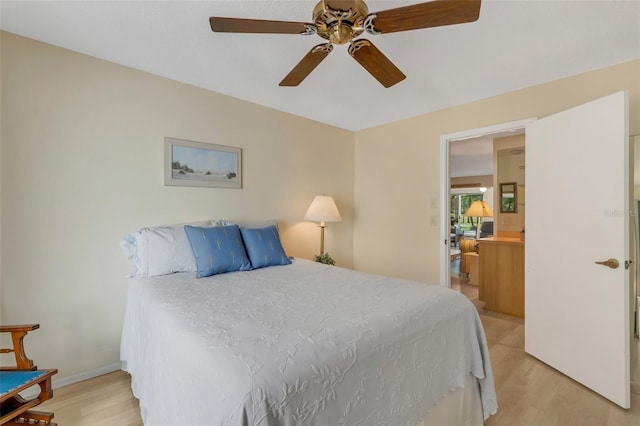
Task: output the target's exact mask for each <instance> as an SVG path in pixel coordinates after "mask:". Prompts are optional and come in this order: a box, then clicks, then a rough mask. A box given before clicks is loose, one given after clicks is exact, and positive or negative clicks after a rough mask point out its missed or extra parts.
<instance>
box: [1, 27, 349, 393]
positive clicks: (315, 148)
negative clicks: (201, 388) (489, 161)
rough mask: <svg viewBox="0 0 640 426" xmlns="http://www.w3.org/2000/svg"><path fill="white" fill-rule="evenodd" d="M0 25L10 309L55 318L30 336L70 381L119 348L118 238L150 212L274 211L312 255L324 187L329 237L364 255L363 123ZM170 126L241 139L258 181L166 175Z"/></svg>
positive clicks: (171, 219)
mask: <svg viewBox="0 0 640 426" xmlns="http://www.w3.org/2000/svg"><path fill="white" fill-rule="evenodd" d="M0 34H1V43H2V44H1V50H2V57H1V59H2V68H1V73H2V75H1V76H2V80H1V83H2V104H1V107H2V118H1V119H2V123H3V127H2V133H1V149H0V152H1V165H0V170H1V182H2V196H1V199H0V202H1V203H2V217H1V220H2V222H1V229H2V245H1V250H2V252H1V253H2V258H1V275H0V277H1V305H0V309H1V313H2V314H1V318H0V321H1V322H2V323H3V324H6V323H31V322H37V323H40V324H41V327H42V328H41V330H39V331H38V332H36V333H33V335H30V336H29V337H28V338H27V342H26V344H27V348H28V350H29V352H30V353H29V354H30V356H31V357H32V358H33V359H35V360H36V361H37V362H38V364H39V365H41V366H43V367H45V366H46V367H57V368H58V369H59V374H58V376H56V377H57V379H58V380H60V379H64V378H66V377H70V376H71V377H74V376H75V377H77V376H78V375H82V374H85V373H87V372H91V371H94V370H95V369H100V368H103V367H104V366H108V365H112V364H114V363H117V362H119V353H118V350H119V339H120V331H121V326H122V317H123V312H124V306H125V299H126V287H127V281H126V279H125V276H126V275H127V274H128V272H129V267H128V265H127V262H126V259H125V257H124V256H123V255H122V254H121V252H120V248H119V242H120V240H121V239H122V237H124V236H125V235H126V234H127V233H129V232H132V231H135V230H136V229H138V228H139V227H142V226H151V225H158V224H168V223H178V222H185V221H193V220H201V219H211V218H227V219H242V220H264V219H272V218H273V219H277V220H278V221H279V222H280V225H281V230H282V239H283V244H284V246H285V249H286V250H287V252H288V253H289V254H291V255H295V256H301V257H306V258H311V257H312V256H313V255H314V254H316V252H317V251H319V239H320V236H319V230H318V228H317V227H316V226H315V225H314V224H312V223H308V222H303V221H302V218H303V216H304V214H305V212H306V209H307V207H308V206H309V204H310V203H311V201H312V199H313V197H314V196H315V195H317V194H322V193H326V194H331V195H333V196H334V198H335V200H336V203H337V204H338V207H339V209H340V213H341V214H342V218H343V222H341V223H332V224H330V226H329V227H328V228H327V231H326V232H327V235H326V248H327V251H328V252H329V253H330V254H331V255H332V256H333V257H334V258H335V259H336V261H337V262H338V264H340V265H343V266H352V263H353V262H352V253H353V246H352V234H353V218H352V216H353V215H352V212H353V180H354V174H353V173H354V167H353V162H354V135H353V133H352V132H348V131H344V130H340V129H337V128H334V127H330V126H327V125H323V124H319V123H317V122H313V121H310V120H307V119H303V118H299V117H296V116H293V115H289V114H285V113H281V112H277V111H275V110H271V109H267V108H264V107H261V106H258V105H255V104H251V103H247V102H244V101H240V100H236V99H233V98H229V97H226V96H222V95H219V94H215V93H212V92H209V91H206V90H202V89H198V88H195V87H192V86H189V85H185V84H181V83H177V82H175V81H171V80H167V79H164V78H160V77H157V76H153V75H150V74H147V73H143V72H139V71H135V70H132V69H129V68H125V67H122V66H119V65H116V64H113V63H109V62H105V61H102V60H97V59H94V58H91V57H88V56H84V55H81V54H78V53H74V52H70V51H67V50H63V49H60V48H56V47H52V46H50V45H46V44H42V43H38V42H35V41H32V40H28V39H25V38H21V37H18V36H14V35H12V34H8V33H0ZM165 136H172V137H177V138H184V139H189V140H194V141H201V142H210V143H218V144H223V145H232V146H237V147H241V148H243V154H244V161H243V166H244V188H243V189H241V190H235V189H216V188H185V187H167V186H164V184H163V152H164V151H163V150H164V137H165Z"/></svg>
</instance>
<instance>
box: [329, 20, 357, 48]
mask: <svg viewBox="0 0 640 426" xmlns="http://www.w3.org/2000/svg"><path fill="white" fill-rule="evenodd" d="M352 38H353V29H352V27H351V25H349V24H345V23H342V22H340V23H338V24H336V25H334V26H333V27H331V28H330V29H329V41H330V42H331V43H333V44H337V45H342V44H347V43H349V42H350V41H351V39H352Z"/></svg>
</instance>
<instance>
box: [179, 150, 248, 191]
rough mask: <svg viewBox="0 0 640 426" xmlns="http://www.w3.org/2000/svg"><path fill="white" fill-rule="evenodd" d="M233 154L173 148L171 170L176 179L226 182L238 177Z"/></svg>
mask: <svg viewBox="0 0 640 426" xmlns="http://www.w3.org/2000/svg"><path fill="white" fill-rule="evenodd" d="M236 157H237V156H236V154H235V153H233V152H224V151H213V150H209V149H200V148H190V147H186V146H178V145H174V146H173V155H172V158H173V161H172V163H171V170H172V175H173V178H174V179H189V180H194V179H196V180H212V181H214V180H215V181H219V182H225V181H228V180H233V179H236V178H237V177H238V170H237V169H236V163H237V158H236Z"/></svg>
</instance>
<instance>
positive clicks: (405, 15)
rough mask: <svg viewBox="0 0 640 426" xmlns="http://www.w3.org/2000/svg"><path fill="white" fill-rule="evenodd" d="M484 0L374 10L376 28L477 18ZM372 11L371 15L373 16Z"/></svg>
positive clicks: (436, 0) (387, 30)
mask: <svg viewBox="0 0 640 426" xmlns="http://www.w3.org/2000/svg"><path fill="white" fill-rule="evenodd" d="M480 4H481V0H434V1H430V2H428V3H419V4H414V5H411V6H405V7H398V8H396V9H388V10H383V11H380V12H376V13H372V14H371V15H375V16H376V17H375V19H373V32H379V33H382V34H387V33H393V32H398V31H409V30H417V29H421V28H430V27H440V26H444V25H453V24H462V23H465V22H473V21H476V20H477V19H478V17H479V16H480ZM371 15H370V16H371Z"/></svg>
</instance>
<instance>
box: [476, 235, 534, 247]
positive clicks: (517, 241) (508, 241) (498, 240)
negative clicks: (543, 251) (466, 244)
mask: <svg viewBox="0 0 640 426" xmlns="http://www.w3.org/2000/svg"><path fill="white" fill-rule="evenodd" d="M478 242H481V243H500V244H515V245H519V246H523V245H524V241H521V240H520V238H506V237H489V238H480V239H479V240H478Z"/></svg>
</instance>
